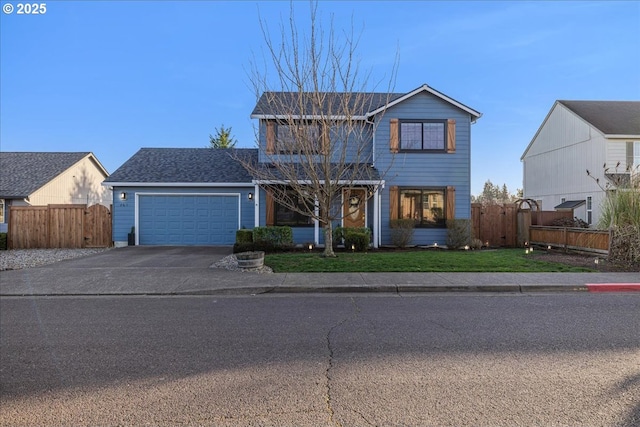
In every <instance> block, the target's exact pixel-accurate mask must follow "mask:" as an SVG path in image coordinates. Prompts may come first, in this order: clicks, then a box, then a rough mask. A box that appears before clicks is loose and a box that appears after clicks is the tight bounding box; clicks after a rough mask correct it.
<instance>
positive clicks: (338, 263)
mask: <svg viewBox="0 0 640 427" xmlns="http://www.w3.org/2000/svg"><path fill="white" fill-rule="evenodd" d="M336 255H337V257H336V258H324V257H322V256H321V255H320V253H319V252H312V253H303V252H292V253H278V254H269V255H267V256H266V257H265V264H266V265H268V266H269V267H271V268H272V269H273V271H274V272H276V273H307V272H308V273H318V272H342V273H347V272H353V273H356V272H367V273H375V272H393V271H397V272H400V271H402V272H512V273H516V272H517V273H520V272H523V273H525V272H526V273H549V272H586V271H594V270H591V269H588V268H584V267H574V266H570V265H566V264H560V263H554V262H548V261H542V260H539V259H536V254H535V253H533V254H525V251H524V249H498V250H479V251H448V250H414V251H384V250H381V251H375V250H372V251H370V252H365V253H348V252H338V253H337V254H336Z"/></svg>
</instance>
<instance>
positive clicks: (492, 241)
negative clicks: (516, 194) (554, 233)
mask: <svg viewBox="0 0 640 427" xmlns="http://www.w3.org/2000/svg"><path fill="white" fill-rule="evenodd" d="M559 218H573V213H572V212H570V211H569V212H567V211H536V210H533V211H532V210H531V209H518V205H517V204H515V203H514V204H504V205H499V204H489V205H482V204H480V203H472V204H471V227H472V232H473V236H474V237H476V238H478V239H480V240H481V241H482V243H483V244H485V245H487V246H494V247H496V246H502V247H504V246H506V247H516V246H524V244H525V242H528V241H530V240H531V238H530V235H529V234H530V233H529V231H530V228H531V226H533V225H551V224H552V223H553V221H555V220H556V219H559Z"/></svg>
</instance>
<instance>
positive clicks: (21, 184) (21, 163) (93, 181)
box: [0, 152, 112, 232]
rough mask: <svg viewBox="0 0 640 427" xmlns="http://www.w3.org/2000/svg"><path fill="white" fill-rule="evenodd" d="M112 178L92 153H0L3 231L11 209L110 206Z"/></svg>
mask: <svg viewBox="0 0 640 427" xmlns="http://www.w3.org/2000/svg"><path fill="white" fill-rule="evenodd" d="M108 176H109V174H108V172H107V171H106V169H105V168H104V167H103V166H102V164H100V162H99V161H98V159H97V158H96V157H95V156H94V155H93V153H90V152H81V153H75V152H72V153H68V152H65V153H54V152H52V153H49V152H0V232H6V231H7V229H8V225H7V224H8V221H9V207H10V206H46V205H52V204H88V205H93V204H102V205H105V206H107V207H109V206H110V205H111V201H112V197H111V191H109V190H108V189H107V188H105V187H103V186H102V185H101V184H102V181H104V179H105V178H107V177H108Z"/></svg>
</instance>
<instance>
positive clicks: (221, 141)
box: [209, 124, 237, 148]
mask: <svg viewBox="0 0 640 427" xmlns="http://www.w3.org/2000/svg"><path fill="white" fill-rule="evenodd" d="M236 142H237V141H236V139H235V138H234V137H232V136H231V126H229V127H228V128H225V127H224V124H222V125H221V126H220V127H219V128H216V134H215V136H213V135H211V134H209V147H210V148H233V147H235V145H236Z"/></svg>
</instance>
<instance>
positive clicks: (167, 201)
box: [136, 193, 240, 246]
mask: <svg viewBox="0 0 640 427" xmlns="http://www.w3.org/2000/svg"><path fill="white" fill-rule="evenodd" d="M136 199H137V200H136V206H137V212H136V214H137V220H136V223H137V224H138V227H137V230H138V233H137V234H138V244H140V245H181V246H186V245H233V243H234V242H235V235H236V230H238V228H240V194H239V193H235V194H234V193H202V194H170V193H149V194H144V193H138V194H136Z"/></svg>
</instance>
